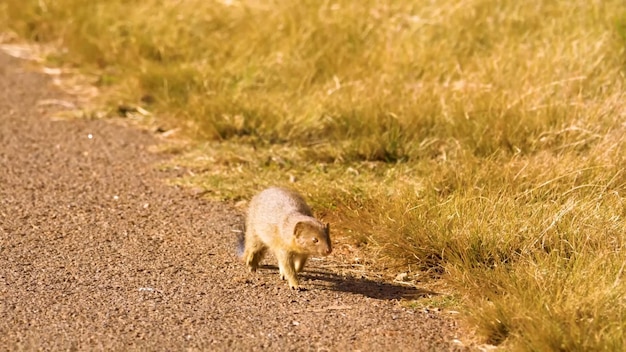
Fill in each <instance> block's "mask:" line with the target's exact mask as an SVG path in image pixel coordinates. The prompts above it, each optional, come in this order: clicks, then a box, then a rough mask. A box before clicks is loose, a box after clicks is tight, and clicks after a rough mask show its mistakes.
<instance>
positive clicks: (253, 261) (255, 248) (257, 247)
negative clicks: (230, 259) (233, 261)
mask: <svg viewBox="0 0 626 352" xmlns="http://www.w3.org/2000/svg"><path fill="white" fill-rule="evenodd" d="M266 250H267V247H266V246H265V244H264V243H263V242H262V241H261V240H260V239H259V238H258V237H257V236H256V235H254V234H251V233H249V232H247V233H246V246H245V250H244V252H243V260H244V261H245V262H246V265H247V266H248V270H250V271H251V272H255V271H256V270H257V268H258V267H259V262H261V259H263V256H264V255H265V251H266Z"/></svg>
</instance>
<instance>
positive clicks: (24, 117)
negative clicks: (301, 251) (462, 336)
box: [0, 54, 463, 351]
mask: <svg viewBox="0 0 626 352" xmlns="http://www.w3.org/2000/svg"><path fill="white" fill-rule="evenodd" d="M59 97H61V98H65V99H67V97H63V96H62V95H61V93H59V92H58V91H56V90H55V89H54V87H53V86H52V85H51V83H50V82H49V80H48V78H47V77H46V76H44V75H42V74H40V73H37V72H35V71H34V70H30V69H28V68H27V67H26V66H25V64H24V62H20V61H17V60H15V59H12V58H9V57H7V56H5V55H4V54H0V350H142V351H143V350H168V351H172V350H211V351H232V350H238V351H252V350H262V349H268V350H281V351H282V350H285V351H286V350H298V351H308V350H317V351H319V350H323V351H326V350H332V351H346V350H363V351H381V350H389V351H401V350H404V351H417V350H424V351H432V350H436V351H440V350H460V349H463V348H462V347H460V346H459V345H458V344H456V343H455V342H454V341H453V340H454V339H455V336H456V334H457V333H458V331H457V328H456V324H455V323H454V322H453V321H452V320H450V319H449V318H448V317H446V316H444V315H442V314H438V313H433V312H428V311H415V310H412V309H409V308H406V307H404V306H403V305H402V304H400V303H399V302H400V300H401V299H402V298H403V297H407V296H412V295H413V296H415V295H419V294H420V291H418V290H417V289H415V288H407V287H402V286H396V285H393V284H389V283H384V282H377V281H373V280H367V279H363V278H353V277H350V276H344V275H340V274H338V273H337V272H334V271H333V270H332V269H328V268H325V267H322V266H320V264H319V263H320V262H316V261H311V263H310V264H309V266H308V267H307V268H306V269H305V270H306V272H305V273H304V274H303V275H302V278H303V279H302V283H303V285H304V286H305V287H307V288H308V289H307V290H306V291H302V292H296V291H292V290H290V289H289V288H288V286H287V284H286V283H285V282H282V281H280V280H279V278H278V273H277V270H276V268H275V266H271V265H269V266H265V267H264V268H262V269H261V270H260V272H259V273H257V274H249V273H247V272H246V270H245V267H244V265H243V264H242V263H241V262H239V260H238V258H237V257H236V253H235V242H236V232H235V231H234V230H236V229H238V228H240V226H241V223H242V214H241V213H240V212H239V211H238V210H236V209H234V208H233V207H230V206H228V205H226V204H220V203H211V202H208V201H206V200H202V199H199V198H198V197H195V196H193V195H191V194H190V192H187V191H185V190H182V189H178V188H175V187H171V186H167V185H166V184H165V182H164V181H165V179H166V178H167V177H172V176H174V175H172V174H171V173H167V172H165V171H159V170H158V168H157V167H155V166H156V165H157V163H159V162H162V161H164V158H165V156H163V155H158V154H155V153H151V152H149V151H148V150H147V149H148V147H149V146H151V145H154V144H155V143H157V140H156V139H155V138H154V136H152V135H151V133H150V132H147V131H143V130H139V129H134V128H129V127H123V126H120V125H117V124H112V123H110V122H106V121H102V120H86V119H82V120H73V121H55V120H54V119H50V118H49V115H50V113H51V111H52V109H54V104H45V102H46V101H48V102H50V100H49V99H53V98H59ZM42 102H44V103H42ZM90 136H91V137H90ZM268 262H269V264H272V263H273V262H272V261H271V259H270V260H268ZM316 265H317V266H316Z"/></svg>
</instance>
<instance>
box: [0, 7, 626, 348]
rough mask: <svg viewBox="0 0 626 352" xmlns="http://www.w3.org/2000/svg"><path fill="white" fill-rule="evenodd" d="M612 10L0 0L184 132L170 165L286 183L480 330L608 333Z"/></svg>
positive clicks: (622, 177) (619, 300)
mask: <svg viewBox="0 0 626 352" xmlns="http://www.w3.org/2000/svg"><path fill="white" fill-rule="evenodd" d="M625 14H626V4H624V3H623V1H618V0H608V1H596V2H593V1H584V0H573V1H541V0H531V1H525V2H512V1H496V0H470V1H459V0H441V1H437V2H410V1H393V0H387V1H373V0H366V1H360V2H353V1H347V0H337V1H326V2H319V1H308V0H307V1H300V2H297V3H295V2H292V1H281V0H274V1H261V0H242V1H234V0H233V1H226V0H225V1H200V0H188V1H184V2H180V1H178V2H177V1H164V0H161V1H158V0H146V1H106V2H89V1H81V0H57V1H46V0H38V1H17V0H6V1H5V2H3V4H1V5H0V28H1V29H3V30H12V31H15V32H17V33H19V34H20V35H22V36H24V37H26V38H29V39H31V40H34V41H41V42H55V43H57V44H58V45H59V46H60V47H62V48H64V49H65V50H64V51H60V52H59V53H58V54H56V55H55V57H54V58H53V59H54V60H55V62H61V63H62V64H64V65H75V66H78V67H81V68H83V69H85V70H88V71H90V72H92V73H95V74H97V75H100V80H99V82H100V84H101V85H102V86H104V87H107V88H108V89H107V90H108V91H110V92H111V93H110V95H107V97H108V99H110V101H112V102H115V103H118V102H119V101H123V102H124V103H126V104H129V105H133V104H136V105H144V108H146V109H148V110H151V111H155V112H156V113H157V114H156V116H159V117H157V118H158V119H160V121H162V122H164V123H167V124H171V125H172V124H173V125H177V126H182V127H183V128H184V131H185V132H186V133H188V134H189V135H190V136H193V137H196V138H197V139H198V140H199V141H200V142H199V145H198V146H197V147H195V148H193V149H192V150H191V151H190V152H188V153H184V154H183V155H181V156H180V157H179V158H178V159H177V160H175V161H174V162H173V163H175V164H177V165H184V166H185V167H187V168H188V169H189V170H190V174H189V176H188V177H185V178H182V179H179V180H177V181H176V182H179V183H182V184H186V185H190V186H193V187H201V188H202V189H204V190H205V191H206V192H207V193H206V194H207V195H208V196H210V197H212V198H215V199H227V200H235V201H237V200H241V199H249V197H251V196H252V195H253V194H254V193H256V192H258V191H259V190H260V189H262V188H263V187H266V186H269V185H276V184H278V185H287V186H291V187H293V188H296V189H298V190H299V191H301V192H302V193H303V194H304V195H305V196H306V197H307V198H308V199H310V200H311V202H312V203H313V205H314V207H315V208H316V209H317V211H318V213H319V215H320V216H323V217H324V218H326V219H327V220H331V222H332V223H333V229H334V231H336V233H337V234H341V235H345V236H348V237H349V238H351V239H352V241H356V242H358V243H359V244H364V245H365V248H366V249H367V250H371V251H372V253H376V255H377V260H378V261H379V262H380V263H384V264H385V265H387V266H398V267H403V268H406V266H408V267H410V268H411V270H421V271H423V272H424V273H426V274H425V275H429V276H431V277H436V278H439V279H442V280H445V282H446V284H447V285H448V287H454V288H455V289H456V291H457V292H456V293H455V295H454V297H455V299H454V301H455V302H457V301H458V302H462V305H463V309H462V311H463V312H467V314H466V317H467V319H468V320H470V321H472V322H473V323H474V324H475V325H476V326H477V328H478V330H479V331H480V332H481V333H482V335H483V336H484V339H485V341H488V342H490V343H494V344H503V345H504V346H505V347H507V348H510V349H514V350H518V349H519V350H530V351H534V350H542V351H543V350H564V351H565V350H624V349H625V348H626V339H625V338H624V337H623V336H624V334H623V330H624V327H625V326H626V312H625V310H624V308H623V307H624V300H625V299H626V297H625V293H626V284H624V262H626V255H625V253H624V250H625V247H624V246H625V243H626V234H625V229H626V221H625V220H624V219H625V217H626V198H625V197H626V196H625V194H626V193H625V192H626V170H625V167H624V165H626V145H625V139H624V138H625V137H624V135H625V133H626V122H625V121H626V108H624V106H625V104H624V102H625V101H626V93H625V92H626V89H625V86H624V83H625V79H624V77H625V73H626V71H625V68H626V64H625V63H626V61H625V50H624V47H625V46H626V41H625V39H624V38H625V34H624V33H625V31H624V28H626V27H625V25H624V24H625V23H626V15H625ZM342 238H345V237H342ZM399 271H400V270H399ZM456 297H459V299H458V300H457V299H456ZM416 304H417V306H419V303H416ZM442 304H443V303H442Z"/></svg>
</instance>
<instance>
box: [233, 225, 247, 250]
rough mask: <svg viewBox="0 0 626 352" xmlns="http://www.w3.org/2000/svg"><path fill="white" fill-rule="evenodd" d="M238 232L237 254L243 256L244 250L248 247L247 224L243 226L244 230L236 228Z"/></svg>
mask: <svg viewBox="0 0 626 352" xmlns="http://www.w3.org/2000/svg"><path fill="white" fill-rule="evenodd" d="M235 232H237V256H238V257H239V258H243V252H244V250H245V248H246V226H245V225H244V226H243V231H242V230H236V231H235Z"/></svg>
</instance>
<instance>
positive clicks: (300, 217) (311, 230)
mask: <svg viewBox="0 0 626 352" xmlns="http://www.w3.org/2000/svg"><path fill="white" fill-rule="evenodd" d="M239 248H240V253H241V249H243V254H242V259H243V260H244V262H245V263H246V265H247V266H248V269H249V270H250V272H255V271H256V270H257V268H258V267H259V262H260V261H261V259H263V256H264V255H265V252H266V251H267V249H268V248H269V249H270V250H271V251H272V252H273V253H274V255H275V256H276V259H277V260H278V268H279V271H280V278H281V279H282V280H285V279H287V281H288V282H289V287H290V288H292V289H300V286H299V284H298V278H297V273H299V272H300V271H302V269H303V268H304V264H306V261H307V259H308V258H309V256H310V255H320V256H326V255H329V254H330V253H331V252H332V248H331V245H330V225H329V224H323V223H321V222H320V221H319V220H317V219H315V218H314V217H313V214H312V213H311V208H309V206H308V205H307V204H306V202H305V201H304V199H303V198H302V196H301V195H300V194H298V193H296V192H294V191H292V190H288V189H285V188H279V187H271V188H268V189H266V190H264V191H262V192H261V193H259V194H257V195H256V196H254V197H253V198H252V200H251V201H250V205H249V206H248V213H247V217H246V229H245V238H241V239H240V243H239Z"/></svg>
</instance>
